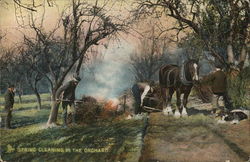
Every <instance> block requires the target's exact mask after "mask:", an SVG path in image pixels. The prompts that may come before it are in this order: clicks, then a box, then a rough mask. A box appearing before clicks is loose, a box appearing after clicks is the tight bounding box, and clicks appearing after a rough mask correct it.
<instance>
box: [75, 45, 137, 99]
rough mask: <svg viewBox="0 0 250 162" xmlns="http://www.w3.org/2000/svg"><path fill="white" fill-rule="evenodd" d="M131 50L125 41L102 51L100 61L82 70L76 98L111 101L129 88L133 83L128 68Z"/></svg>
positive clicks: (132, 77) (132, 48)
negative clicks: (89, 97) (88, 97)
mask: <svg viewBox="0 0 250 162" xmlns="http://www.w3.org/2000/svg"><path fill="white" fill-rule="evenodd" d="M133 50H134V47H133V45H131V44H129V43H127V42H126V41H120V42H119V43H114V44H112V45H110V46H109V47H108V48H107V50H106V51H104V58H103V60H102V61H100V62H96V63H94V64H92V65H91V66H90V67H88V68H85V69H84V70H83V72H82V74H81V78H82V81H81V82H80V83H79V85H78V86H77V89H76V98H78V99H79V98H82V96H83V95H87V96H93V97H98V98H104V99H113V98H117V97H118V96H119V95H121V94H122V93H123V92H124V90H126V89H128V88H130V87H131V86H132V84H133V83H134V75H133V74H132V73H131V71H130V67H129V55H130V54H131V53H132V51H133Z"/></svg>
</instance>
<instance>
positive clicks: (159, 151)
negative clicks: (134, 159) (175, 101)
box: [140, 113, 250, 162]
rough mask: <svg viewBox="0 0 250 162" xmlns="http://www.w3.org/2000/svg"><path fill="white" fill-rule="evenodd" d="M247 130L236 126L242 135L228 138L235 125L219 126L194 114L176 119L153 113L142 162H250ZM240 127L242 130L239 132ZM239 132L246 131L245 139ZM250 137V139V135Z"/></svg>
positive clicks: (247, 123) (145, 139) (206, 118)
mask: <svg viewBox="0 0 250 162" xmlns="http://www.w3.org/2000/svg"><path fill="white" fill-rule="evenodd" d="M244 124H245V126H241V127H244V128H245V129H243V130H241V129H240V128H239V127H240V125H236V126H235V125H234V126H233V127H235V128H234V129H236V130H238V136H233V135H228V133H230V131H232V130H231V129H230V127H231V126H229V127H227V126H223V129H222V128H221V126H220V125H218V124H216V123H215V121H214V120H213V119H212V118H211V117H207V116H204V115H194V116H190V117H186V118H180V119H175V118H173V117H169V116H168V117H166V116H164V115H163V114H162V113H152V114H150V117H149V121H148V127H147V130H146V135H145V137H144V146H143V150H142V154H141V155H142V156H141V157H140V161H143V162H144V161H146V162H147V161H150V162H151V161H152V162H154V161H155V162H158V161H159V162H164V161H178V162H179V161H183V162H184V161H185V162H187V161H190V162H194V161H195V162H196V161H202V162H204V161H209V162H211V161H213V162H214V161H218V162H225V161H230V162H234V161H235V162H240V161H247V158H248V157H247V156H248V154H249V153H250V151H249V150H247V149H249V145H250V141H249V138H248V137H249V136H250V132H247V128H249V127H246V126H247V125H249V124H250V123H249V121H245V123H244ZM237 128H238V129H237ZM239 131H243V132H244V134H243V135H242V137H241V136H239V135H241V133H239ZM248 135H249V136H248Z"/></svg>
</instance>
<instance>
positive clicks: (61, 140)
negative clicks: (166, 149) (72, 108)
mask: <svg viewBox="0 0 250 162" xmlns="http://www.w3.org/2000/svg"><path fill="white" fill-rule="evenodd" d="M142 125H143V121H141V120H140V121H132V120H130V121H113V122H104V121H102V122H101V123H96V124H92V125H88V126H74V127H69V128H61V127H55V128H48V129H41V130H39V131H38V132H35V133H31V134H29V135H26V136H21V137H19V136H18V137H17V138H16V139H15V140H14V141H13V140H12V141H10V142H8V141H4V144H3V149H4V150H5V151H4V152H3V159H4V160H7V161H17V160H18V161H31V160H32V161H118V159H122V158H123V157H122V156H121V155H122V154H126V152H129V151H131V148H135V147H136V145H137V144H136V142H135V140H136V137H137V136H138V134H140V133H141V132H142V130H143V126H142ZM7 145H11V147H13V148H21V147H22V148H36V149H38V148H64V149H65V148H68V149H69V150H71V152H70V153H69V152H46V151H45V152H39V151H36V152H32V153H30V152H13V153H7V152H6V147H7ZM109 146H110V148H109V150H108V151H107V152H84V151H83V150H84V149H86V148H93V149H98V148H107V147H109ZM74 149H79V150H82V152H78V153H76V152H74Z"/></svg>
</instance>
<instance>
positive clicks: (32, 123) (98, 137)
mask: <svg viewBox="0 0 250 162" xmlns="http://www.w3.org/2000/svg"><path fill="white" fill-rule="evenodd" d="M174 100H175V99H174ZM3 101H4V100H3V98H1V97H0V105H1V109H0V115H1V116H2V115H4V113H3V111H2V110H3V106H2V105H3ZM16 101H18V99H16ZM173 102H175V101H173ZM191 107H192V108H191ZM198 108H199V109H198ZM194 109H195V110H196V111H194ZM206 109H207V107H206V104H204V105H202V104H201V103H200V101H199V102H197V98H195V97H194V96H191V97H190V100H189V109H188V113H189V114H192V116H190V117H188V118H180V119H175V118H173V117H166V116H164V115H163V114H162V113H157V114H158V115H157V114H154V113H152V114H150V118H149V120H147V118H146V117H144V118H142V120H124V118H121V119H122V120H118V119H117V118H113V117H111V118H108V119H106V120H99V121H97V122H95V123H92V124H88V125H75V126H72V125H70V126H69V127H68V128H63V127H60V126H59V127H54V128H47V127H46V122H47V120H48V116H49V113H50V101H49V94H42V109H41V110H37V108H36V98H35V96H33V95H28V96H23V103H22V104H18V102H17V103H15V105H14V111H13V118H12V126H13V127H14V129H10V130H5V129H2V128H1V129H0V135H1V138H0V153H1V157H2V159H3V160H6V161H13V162H16V161H20V162H22V161H24V162H27V161H32V162H33V161H34V162H36V161H39V162H40V161H41V162H44V161H46V162H47V161H48V162H50V161H52V162H53V161H55V162H57V161H63V162H67V161H70V162H75V161H76V162H79V161H83V162H85V161H91V162H92V161H97V162H99V161H112V162H113V161H132V162H134V161H139V158H141V160H142V159H143V158H144V159H147V160H157V159H154V158H156V157H157V158H159V159H158V160H160V159H161V158H162V159H163V160H164V159H166V158H167V160H168V161H176V160H177V158H176V154H177V152H178V158H179V159H180V160H185V161H190V159H192V160H195V161H199V160H201V159H199V156H200V154H203V155H204V156H203V157H204V158H207V161H209V159H210V160H211V159H212V160H216V156H213V155H215V154H216V155H217V157H220V158H221V159H220V161H223V160H224V161H225V159H223V158H226V159H227V157H229V156H225V155H230V158H231V159H236V160H239V161H242V158H243V159H246V158H247V155H248V154H249V153H250V151H249V146H250V145H249V143H250V141H249V140H247V139H248V137H249V135H250V132H249V131H247V130H249V129H248V128H249V126H250V123H249V122H250V121H249V120H247V121H244V122H241V123H240V124H239V125H235V126H232V125H230V124H227V125H218V124H217V122H216V121H215V120H214V118H213V117H211V116H209V115H202V114H201V113H203V112H205V110H206ZM61 114H62V109H61V108H59V115H58V122H57V123H58V124H59V125H61V124H62V118H61ZM121 117H122V116H121ZM143 141H144V143H143ZM216 150H217V151H216ZM224 150H225V151H224ZM180 151H181V154H179V152H180ZM208 152H209V154H207V153H208ZM141 153H142V154H141ZM225 153H226V154H225ZM198 154H199V155H198ZM191 155H192V157H190V159H185V158H187V157H188V156H191ZM231 155H232V156H231ZM183 157H184V159H183ZM151 158H153V159H151ZM230 158H229V159H230ZM203 160H205V161H206V159H203ZM217 160H218V158H217Z"/></svg>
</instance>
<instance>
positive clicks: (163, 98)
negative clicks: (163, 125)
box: [161, 87, 167, 115]
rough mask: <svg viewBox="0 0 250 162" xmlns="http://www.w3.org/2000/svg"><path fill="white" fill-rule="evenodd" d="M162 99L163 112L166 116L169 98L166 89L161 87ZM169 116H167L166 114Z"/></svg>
mask: <svg viewBox="0 0 250 162" xmlns="http://www.w3.org/2000/svg"><path fill="white" fill-rule="evenodd" d="M161 97H162V112H163V113H164V114H165V111H166V110H167V103H166V101H167V96H166V88H163V87H161ZM165 115H167V114H165Z"/></svg>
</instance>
